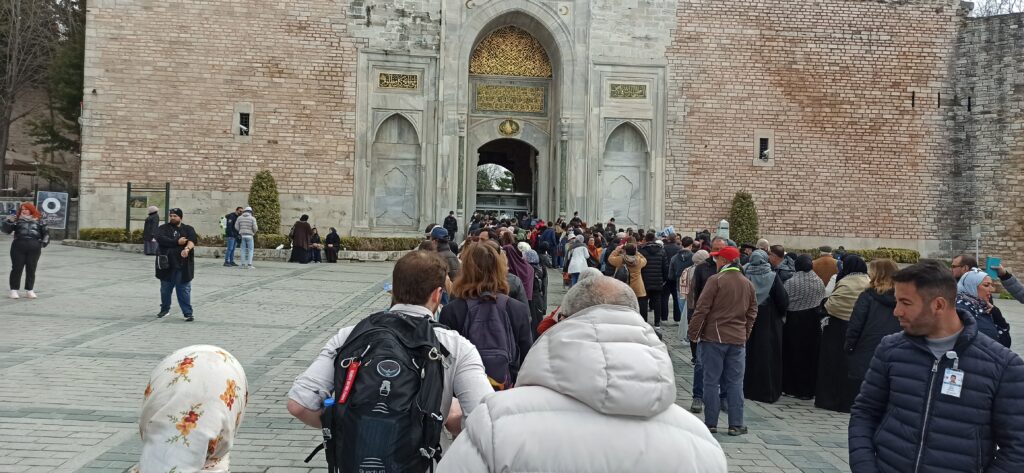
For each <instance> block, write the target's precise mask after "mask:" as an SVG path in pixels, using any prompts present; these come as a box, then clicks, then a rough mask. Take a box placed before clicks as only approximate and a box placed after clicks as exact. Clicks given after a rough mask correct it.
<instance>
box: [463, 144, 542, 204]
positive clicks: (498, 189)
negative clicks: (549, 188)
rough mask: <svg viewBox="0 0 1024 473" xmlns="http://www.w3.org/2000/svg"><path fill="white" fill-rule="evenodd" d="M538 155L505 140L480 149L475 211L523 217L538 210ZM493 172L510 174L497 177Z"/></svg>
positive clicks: (526, 147) (524, 146)
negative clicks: (501, 171) (498, 170)
mask: <svg viewBox="0 0 1024 473" xmlns="http://www.w3.org/2000/svg"><path fill="white" fill-rule="evenodd" d="M537 155H538V151H537V149H536V148H534V147H533V146H530V145H529V144H528V143H525V142H523V141H519V140H514V139H509V138H502V139H497V140H494V141H490V142H488V143H486V144H484V145H483V146H481V147H480V148H478V149H477V156H478V157H477V167H476V169H477V181H476V182H477V186H476V187H477V189H476V210H477V211H479V212H489V213H494V214H496V215H509V216H517V217H521V216H522V215H523V214H526V213H532V212H534V211H535V210H536V209H537V202H536V192H535V190H536V188H537V177H536V176H537V172H536V171H537ZM494 168H498V169H500V170H505V171H507V176H501V175H496V174H495V173H494Z"/></svg>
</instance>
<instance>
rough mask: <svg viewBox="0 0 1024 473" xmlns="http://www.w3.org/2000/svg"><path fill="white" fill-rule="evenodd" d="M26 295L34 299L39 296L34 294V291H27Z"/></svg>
mask: <svg viewBox="0 0 1024 473" xmlns="http://www.w3.org/2000/svg"><path fill="white" fill-rule="evenodd" d="M27 295H28V298H29V299H35V298H36V297H39V296H37V295H36V291H28V293H27Z"/></svg>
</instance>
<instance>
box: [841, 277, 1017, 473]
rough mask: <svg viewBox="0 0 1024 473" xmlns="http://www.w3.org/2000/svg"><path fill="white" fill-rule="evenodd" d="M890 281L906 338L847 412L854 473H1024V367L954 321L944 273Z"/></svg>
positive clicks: (887, 349) (877, 360)
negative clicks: (939, 472) (936, 472)
mask: <svg viewBox="0 0 1024 473" xmlns="http://www.w3.org/2000/svg"><path fill="white" fill-rule="evenodd" d="M893 281H895V286H896V309H895V310H894V311H893V313H894V315H895V316H896V318H897V319H898V320H899V322H900V326H901V327H903V332H901V333H897V334H893V335H889V336H887V337H885V338H884V339H883V340H882V343H881V344H880V345H879V346H878V349H877V350H876V351H875V356H874V358H873V359H872V360H871V366H870V367H869V368H868V372H867V375H866V376H865V379H864V383H863V384H862V385H861V388H860V395H859V396H857V400H856V402H854V405H853V408H852V409H851V412H850V430H849V435H850V468H851V470H853V471H854V472H855V473H858V472H880V473H881V472H900V473H907V472H931V471H944V472H947V471H948V472H961V471H964V472H965V471H972V472H982V471H984V472H1004V473H1011V472H1024V361H1022V360H1021V358H1020V357H1019V356H1017V355H1016V354H1014V353H1013V352H1011V351H1010V350H1008V349H1007V348H1005V347H1003V346H1002V345H1000V344H999V343H997V342H996V341H994V340H992V339H991V338H989V337H987V336H985V335H983V334H980V333H978V326H977V322H975V320H974V318H973V317H971V316H970V315H968V314H966V313H963V312H959V313H958V312H957V310H956V304H955V299H956V284H955V283H954V282H953V274H952V273H951V272H950V271H949V270H948V269H946V267H945V266H944V265H941V264H939V263H938V262H934V261H929V262H922V263H918V264H915V265H913V266H910V267H908V268H905V269H903V270H901V271H899V272H898V273H896V275H895V276H893Z"/></svg>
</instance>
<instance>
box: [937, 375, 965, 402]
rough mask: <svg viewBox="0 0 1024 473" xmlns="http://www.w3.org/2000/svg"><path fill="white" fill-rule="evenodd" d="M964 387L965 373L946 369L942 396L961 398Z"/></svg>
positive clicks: (943, 376) (943, 377)
mask: <svg viewBox="0 0 1024 473" xmlns="http://www.w3.org/2000/svg"><path fill="white" fill-rule="evenodd" d="M963 387H964V372H963V371H960V370H954V369H950V368H946V372H945V373H944V374H943V375H942V394H945V395H947V396H953V397H960V390H961V389H963Z"/></svg>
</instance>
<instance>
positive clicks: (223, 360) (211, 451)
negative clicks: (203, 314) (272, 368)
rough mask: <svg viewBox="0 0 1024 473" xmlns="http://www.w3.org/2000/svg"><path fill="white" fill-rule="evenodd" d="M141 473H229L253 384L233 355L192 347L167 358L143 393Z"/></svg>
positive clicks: (154, 372) (158, 366) (140, 427)
mask: <svg viewBox="0 0 1024 473" xmlns="http://www.w3.org/2000/svg"><path fill="white" fill-rule="evenodd" d="M144 397H145V400H144V401H143V402H142V414H141V416H140V417H139V434H140V435H141V436H142V457H141V459H140V461H139V465H138V466H136V467H135V469H133V470H132V471H133V472H138V473H168V472H171V471H174V472H185V471H203V472H214V473H227V472H228V471H229V459H228V452H230V451H231V446H232V444H233V443H234V440H235V432H236V431H237V430H238V427H239V426H240V425H241V424H242V415H243V413H244V412H245V405H246V404H247V403H248V397H249V385H248V382H247V381H246V378H245V371H244V370H243V369H242V365H241V364H239V363H238V360H236V359H235V357H233V356H231V354H230V353H228V352H227V351H225V350H223V349H221V348H218V347H215V346H212V345H193V346H190V347H185V348H182V349H181V350H178V351H176V352H174V353H173V354H172V355H171V356H168V357H167V358H164V359H163V361H161V362H160V364H159V365H157V367H156V369H155V370H153V374H152V375H150V381H149V385H148V386H146V391H145V393H144Z"/></svg>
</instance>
